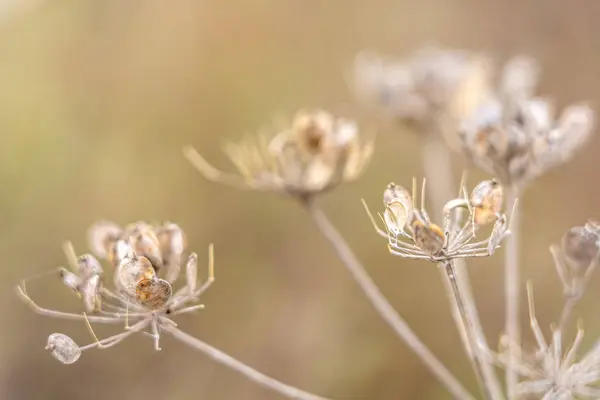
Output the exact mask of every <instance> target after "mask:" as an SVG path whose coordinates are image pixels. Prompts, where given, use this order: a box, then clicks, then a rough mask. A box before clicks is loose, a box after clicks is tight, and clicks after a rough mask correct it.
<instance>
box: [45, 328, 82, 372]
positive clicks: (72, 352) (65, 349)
mask: <svg viewBox="0 0 600 400" xmlns="http://www.w3.org/2000/svg"><path fill="white" fill-rule="evenodd" d="M46 350H50V351H52V355H53V356H54V358H56V359H57V360H58V361H60V362H61V363H63V364H73V363H74V362H76V361H77V360H79V357H81V349H80V348H79V346H78V345H77V343H75V341H74V340H73V339H71V338H70V337H68V336H67V335H64V334H62V333H53V334H51V335H50V336H48V343H47V345H46Z"/></svg>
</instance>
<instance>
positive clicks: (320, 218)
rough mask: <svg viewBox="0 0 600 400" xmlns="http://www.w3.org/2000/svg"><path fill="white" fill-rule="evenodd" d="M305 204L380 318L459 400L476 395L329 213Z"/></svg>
mask: <svg viewBox="0 0 600 400" xmlns="http://www.w3.org/2000/svg"><path fill="white" fill-rule="evenodd" d="M304 204H305V206H306V208H307V210H308V212H309V214H310V215H311V217H312V219H313V220H314V222H315V224H316V225H317V227H318V228H319V230H320V231H321V232H322V233H323V235H324V236H325V238H326V239H327V240H328V241H329V242H330V243H331V245H332V246H333V247H334V249H335V250H336V252H337V254H338V256H339V258H340V260H341V261H342V263H343V264H344V265H345V266H346V268H348V270H349V271H350V273H351V274H352V276H353V277H354V279H355V280H356V282H357V283H358V285H359V286H360V287H361V289H362V290H363V291H364V293H365V295H366V296H367V298H368V299H369V300H370V301H371V304H373V307H374V308H375V310H376V311H377V312H378V313H379V315H380V316H381V318H383V319H384V321H385V322H387V323H388V324H389V325H390V326H391V327H392V329H394V331H395V332H396V334H397V335H398V336H399V337H400V338H401V339H402V340H404V342H405V343H406V344H407V345H408V346H409V348H411V349H412V350H413V351H414V352H415V353H416V354H417V355H418V356H419V357H420V358H421V360H422V361H423V362H424V363H425V366H426V367H427V368H429V370H430V371H431V373H432V374H433V375H434V376H436V377H437V378H438V380H439V381H440V382H441V383H442V384H443V385H444V386H445V387H446V389H447V390H448V391H449V392H450V393H451V394H452V395H453V396H454V397H455V398H456V399H473V396H472V395H471V394H470V393H469V392H468V391H467V390H466V389H465V388H464V387H463V386H462V385H461V383H460V382H459V381H458V380H457V379H456V378H455V377H454V375H452V373H451V372H450V371H449V370H448V369H447V368H446V367H445V366H444V365H443V364H442V363H441V361H439V360H438V359H437V357H436V356H435V355H434V354H433V353H432V352H431V350H429V348H428V347H427V346H426V345H425V344H424V343H423V342H422V341H421V339H419V337H418V336H417V335H416V334H415V333H414V332H413V331H412V329H411V328H410V327H409V326H408V324H407V323H406V321H404V319H403V318H402V317H401V316H400V314H398V312H397V311H396V310H394V308H393V307H392V306H391V304H390V303H389V301H388V300H387V299H386V298H385V296H384V295H383V294H382V293H381V291H380V290H379V288H378V287H377V285H375V283H374V282H373V280H372V279H371V277H370V276H369V274H368V273H367V271H366V270H365V268H364V267H363V266H362V264H361V263H360V262H359V261H358V259H357V258H356V256H355V255H354V253H353V252H352V250H351V249H350V246H348V244H347V243H346V241H345V240H344V238H343V237H342V236H341V235H340V233H339V232H338V231H337V229H336V228H335V227H334V226H333V224H332V223H331V222H330V221H329V219H328V218H327V216H326V215H325V214H324V213H323V212H322V211H321V210H320V209H319V208H318V207H316V206H315V205H314V203H312V202H306V203H304Z"/></svg>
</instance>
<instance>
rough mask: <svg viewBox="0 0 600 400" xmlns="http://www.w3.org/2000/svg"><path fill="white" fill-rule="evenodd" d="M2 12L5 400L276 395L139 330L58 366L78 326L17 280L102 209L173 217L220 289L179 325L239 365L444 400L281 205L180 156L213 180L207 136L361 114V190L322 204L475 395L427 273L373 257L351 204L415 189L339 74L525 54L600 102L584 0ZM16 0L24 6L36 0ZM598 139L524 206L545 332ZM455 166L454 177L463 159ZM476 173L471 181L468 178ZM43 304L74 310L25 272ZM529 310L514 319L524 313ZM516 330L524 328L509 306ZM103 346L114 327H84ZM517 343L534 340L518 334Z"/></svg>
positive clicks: (411, 165) (555, 81)
mask: <svg viewBox="0 0 600 400" xmlns="http://www.w3.org/2000/svg"><path fill="white" fill-rule="evenodd" d="M5 3H6V7H3V8H2V9H0V12H2V13H6V14H7V15H6V16H4V15H3V16H2V18H1V19H0V21H1V22H0V23H1V25H0V59H1V60H2V61H1V62H0V88H1V89H0V132H1V133H0V135H1V138H2V140H1V141H0V187H1V188H2V194H1V195H0V221H1V227H2V229H0V238H1V240H0V249H1V253H0V254H2V267H1V268H0V274H1V275H0V282H1V283H0V285H1V288H2V290H1V291H0V298H1V301H0V312H1V314H2V321H1V322H0V338H1V340H0V399H3V400H38V399H40V400H54V399H60V400H80V399H86V400H95V399H109V398H110V399H131V400H137V399H140V400H141V399H147V398H153V399H172V400H184V399H199V398H202V399H211V400H213V399H214V400H221V399H223V400H229V399H236V400H237V399H248V400H254V399H256V400H258V399H261V400H276V399H281V398H282V397H281V396H279V395H277V394H274V393H272V392H269V391H267V390H265V389H262V388H260V387H258V386H257V385H255V384H254V383H252V382H250V381H248V380H247V379H246V378H245V377H243V376H241V375H238V374H237V373H236V372H233V371H230V370H228V369H226V368H225V367H222V366H220V365H217V364H215V363H214V362H213V361H211V360H209V359H208V358H207V357H205V356H204V355H203V354H201V353H198V352H195V351H191V350H190V349H188V348H186V347H185V346H184V345H183V344H181V343H179V342H176V341H174V340H172V339H171V338H168V337H166V336H164V337H163V341H162V347H163V351H162V352H160V353H155V352H154V351H153V349H152V344H151V341H150V340H149V339H148V338H145V337H142V336H135V337H134V338H132V339H129V340H127V341H126V342H123V343H122V344H120V345H119V346H118V347H115V348H112V349H109V350H92V351H90V352H87V353H86V354H84V355H83V356H82V358H81V359H80V361H79V362H77V363H76V364H73V365H70V366H64V365H61V364H59V363H58V362H56V360H54V359H53V358H52V357H51V356H50V355H49V354H48V353H47V352H45V351H44V345H45V341H46V338H47V335H48V334H50V333H52V332H55V331H59V332H64V333H67V334H69V335H70V336H72V337H74V338H75V339H76V340H77V341H78V342H79V343H81V344H83V343H87V342H88V341H89V340H91V338H89V336H88V334H87V332H86V330H85V327H84V326H83V324H78V323H72V322H65V321H59V320H53V319H49V318H46V317H42V316H38V315H35V314H34V313H32V312H31V311H30V310H29V309H28V308H27V307H26V306H25V305H24V304H23V303H22V302H20V301H19V299H18V298H17V297H16V295H15V294H14V290H13V286H14V285H15V284H17V283H18V282H19V280H20V279H21V278H24V277H28V276H32V275H35V274H38V273H40V272H44V271H47V270H50V269H52V268H54V267H56V266H59V265H64V264H65V259H64V256H63V253H62V250H61V243H62V241H63V240H66V239H70V240H72V241H73V243H74V245H75V247H76V249H77V250H79V251H80V252H83V251H85V250H86V237H85V233H86V229H87V228H88V226H89V225H90V224H91V223H92V222H94V221H95V220H97V219H111V220H114V221H116V222H119V223H122V224H125V223H127V222H131V221H136V220H140V219H142V220H171V221H174V222H177V223H179V224H180V225H181V226H182V227H183V228H184V229H185V231H186V232H187V234H188V237H189V243H190V247H191V249H193V250H195V251H196V252H198V253H199V256H200V259H201V260H205V258H206V254H207V252H206V249H207V246H208V244H209V243H210V242H213V243H214V244H215V248H216V256H217V281H216V283H215V285H214V286H213V288H212V289H211V290H210V291H209V292H208V293H207V294H206V295H205V297H204V299H203V300H204V303H205V304H206V305H207V308H206V310H204V311H202V312H200V313H197V314H195V315H193V316H186V317H183V318H181V319H180V320H179V321H178V322H179V323H180V326H181V327H182V328H183V329H184V330H186V331H187V332H189V333H192V334H194V335H196V336H198V337H200V338H201V339H203V340H205V341H207V342H208V343H210V344H212V345H214V346H217V347H219V348H220V349H222V350H223V351H225V352H227V353H229V354H231V355H233V356H235V357H236V358H239V359H240V360H243V361H245V362H247V363H248V364H250V365H251V366H253V367H255V368H257V369H259V370H260V371H263V372H265V373H267V374H270V375H273V376H275V377H276V378H278V379H281V380H283V381H285V382H288V383H291V384H294V385H296V386H299V387H302V388H304V389H307V390H310V391H314V392H317V393H319V394H322V395H324V396H329V397H332V398H335V399H366V400H384V399H395V400H398V399H449V398H450V396H449V395H448V394H446V393H445V392H444V390H443V389H442V388H441V386H440V385H439V384H438V383H437V381H436V380H435V379H434V378H433V377H432V376H431V375H430V374H429V373H428V371H427V370H426V369H425V368H424V367H423V365H422V364H421V362H420V360H419V359H418V358H417V357H416V356H415V355H414V354H413V353H412V352H411V350H410V349H409V348H407V347H406V346H405V345H404V344H403V343H402V342H401V341H399V340H397V338H396V337H395V336H394V334H393V332H392V331H391V329H390V328H389V327H388V326H387V325H386V324H385V323H384V322H382V321H381V320H380V318H379V317H378V316H377V315H376V314H375V312H374V311H373V309H372V307H371V305H370V304H369V303H368V302H367V301H366V300H365V298H364V296H363V293H362V292H361V291H360V290H359V289H358V287H357V285H356V284H355V283H354V281H353V280H352V279H351V277H350V275H349V274H348V273H347V271H346V269H345V268H344V267H343V265H342V264H341V263H340V261H339V260H338V259H337V258H336V255H335V253H334V251H333V250H332V249H331V248H330V247H329V245H328V243H326V242H325V241H324V240H323V238H322V236H321V235H320V234H319V232H318V231H317V230H316V228H315V226H314V225H313V224H311V221H310V220H309V219H308V218H307V217H306V215H305V213H304V212H303V210H302V209H300V208H299V207H298V206H297V205H296V204H294V203H292V202H291V201H289V200H286V199H284V198H280V197H277V196H275V195H269V194H260V193H252V192H241V191H236V190H234V189H231V188H226V187H222V186H219V185H216V184H213V183H209V182H207V181H205V180H204V179H203V178H202V177H201V176H200V175H199V174H198V173H197V172H196V171H195V170H194V169H193V168H192V167H191V166H190V165H189V164H188V163H187V161H186V160H185V159H184V158H183V156H182V153H181V148H182V146H183V145H186V144H192V145H194V146H195V147H196V148H197V149H199V150H200V151H201V152H202V153H203V154H204V155H206V157H207V158H209V159H210V160H211V161H213V162H214V163H215V164H217V165H219V166H223V168H224V169H227V168H229V167H228V165H227V164H226V159H225V157H224V156H223V155H222V153H221V152H220V148H221V145H222V142H223V141H224V140H225V139H227V138H237V137H240V136H241V135H242V134H244V133H246V132H252V131H255V130H256V129H258V128H260V127H261V126H263V125H264V124H265V123H266V122H268V121H269V120H270V119H271V118H272V117H273V116H274V115H279V114H286V113H291V112H293V111H294V110H295V109H296V108H298V107H325V108H328V109H331V110H333V111H340V110H342V111H343V112H344V113H346V115H348V116H352V115H353V113H356V114H355V115H356V116H357V117H358V116H360V123H361V125H363V126H364V127H365V128H369V129H377V130H378V131H379V135H378V139H377V148H376V152H375V157H374V160H373V162H372V164H371V166H370V168H369V169H368V171H367V173H366V174H365V175H364V177H363V178H362V179H361V180H360V181H358V182H356V183H353V184H350V185H347V186H344V187H342V188H340V189H339V190H337V191H335V192H333V193H331V194H329V195H327V196H325V197H323V198H322V199H321V200H320V204H321V205H322V207H323V208H324V209H325V211H326V212H327V213H328V215H329V216H330V218H331V219H332V220H333V221H334V223H335V224H336V225H337V227H338V228H339V229H340V230H341V232H342V233H343V235H344V236H345V237H346V239H347V240H348V241H349V243H350V244H351V245H352V246H353V248H354V250H355V251H356V253H357V255H358V257H359V258H360V260H361V261H362V262H364V263H365V265H366V266H367V268H368V270H369V272H370V274H371V275H372V277H373V279H374V280H375V281H376V282H377V283H378V284H379V286H380V287H381V290H382V291H383V292H384V293H385V295H386V296H387V297H388V298H389V299H390V301H391V302H392V303H393V305H394V306H395V307H396V308H397V310H398V311H399V312H400V313H401V314H402V315H403V316H404V317H405V318H406V319H407V320H408V321H409V322H410V324H411V326H412V327H413V328H414V330H415V331H416V332H417V333H418V334H419V335H420V336H421V338H422V339H423V340H424V341H425V342H426V343H427V344H428V345H429V346H430V348H431V349H432V350H433V351H434V352H435V353H436V354H437V355H439V357H440V358H441V359H442V360H443V361H444V363H445V364H446V365H447V366H448V367H449V368H450V369H451V370H452V371H453V372H455V374H456V375H457V376H458V377H459V379H460V380H461V381H463V382H464V383H465V384H466V385H468V386H469V387H470V388H472V389H475V382H474V379H473V376H472V373H471V370H470V366H469V363H468V361H467V359H466V357H465V356H464V354H463V351H462V349H461V345H460V339H459V336H458V334H457V332H456V330H455V328H454V325H453V322H452V318H451V316H450V314H449V305H448V303H447V301H446V299H445V294H444V291H443V286H442V283H441V281H440V276H439V274H438V272H437V271H436V268H435V267H433V266H432V265H429V264H427V263H419V262H405V261H402V260H401V259H399V258H394V257H392V256H391V255H389V254H388V252H387V251H386V248H385V244H384V243H383V242H382V241H381V240H380V239H379V238H378V237H377V236H376V235H375V233H374V232H373V230H372V228H371V226H370V224H369V221H368V220H367V218H366V216H365V214H364V212H363V210H362V206H361V204H360V198H361V197H364V198H365V199H366V200H367V201H368V202H370V203H371V204H372V205H374V206H375V207H378V205H379V204H380V198H381V193H382V190H383V188H384V187H385V185H386V184H387V183H388V182H389V181H391V180H394V181H396V182H398V183H405V184H408V183H409V182H410V179H411V177H412V176H413V175H415V176H422V174H423V170H422V166H421V157H420V149H421V145H422V143H421V141H420V139H419V138H418V137H417V136H415V135H414V134H412V133H411V132H408V131H404V130H402V129H392V128H390V127H389V126H384V125H382V124H380V121H378V120H377V119H375V118H370V117H368V118H367V117H363V116H362V114H361V112H360V110H358V109H357V108H356V106H354V105H353V99H352V97H351V95H350V93H349V91H348V89H347V87H346V85H345V82H344V79H343V76H342V68H343V67H344V66H347V65H348V63H350V62H351V60H352V58H353V56H354V55H355V54H356V53H357V52H359V51H361V50H365V49H367V50H375V51H380V52H383V53H387V54H393V55H398V56H402V55H408V54H409V53H410V52H412V51H413V50H416V49H418V48H420V47H422V46H423V45H426V44H430V43H434V42H437V43H439V44H441V45H444V46H449V47H460V48H466V49H472V50H485V51H489V52H491V54H492V55H494V56H497V57H498V58H499V59H502V58H505V57H507V56H510V55H511V54H514V53H521V52H525V53H528V54H531V55H533V56H535V57H536V58H537V59H538V60H540V61H541V63H542V64H543V66H544V75H543V78H542V85H541V91H542V93H547V94H550V95H552V96H554V97H555V98H556V100H557V102H558V104H559V105H564V104H566V103H567V102H570V101H575V100H580V99H583V100H589V101H591V102H592V104H594V105H595V104H598V100H600V79H598V71H600V26H599V25H598V24H597V21H598V18H600V3H598V2H596V1H593V0H577V1H573V2H571V3H568V4H567V3H565V2H564V1H559V0H532V1H526V2H524V1H518V0H505V1H502V2H500V1H495V2H486V1H476V0H463V1H459V0H446V1H434V0H423V1H420V2H409V1H390V0H370V1H358V0H344V1H341V0H336V1H320V2H318V1H303V2H301V1H277V0H255V1H245V0H239V1H229V2H226V1H205V0H180V1H164V0H145V1H141V0H130V1H123V0H102V1H98V0H55V1H50V0H47V1H40V0H37V1H35V2H34V3H33V2H32V3H31V7H27V9H24V10H17V11H18V12H17V11H15V10H13V9H12V7H14V6H16V7H21V6H22V5H24V4H25V3H28V2H25V1H24V2H23V3H19V2H18V1H12V2H5ZM28 4H29V3H28ZM599 145H600V144H599V140H598V138H594V139H593V140H592V142H591V143H590V145H589V146H588V147H587V149H586V151H585V152H583V153H582V154H581V155H580V156H579V157H577V158H576V159H575V160H574V161H573V162H571V163H569V164H568V165H566V166H564V167H563V168H561V169H558V170H555V171H553V172H551V173H549V174H547V175H545V176H544V177H543V178H541V179H539V180H537V181H536V183H535V184H534V185H533V186H532V187H531V189H530V190H529V192H528V193H527V196H526V198H525V199H524V203H523V207H524V209H523V210H524V211H523V214H522V215H523V219H522V223H523V226H524V229H525V233H524V236H523V241H522V250H523V252H522V256H521V259H522V262H523V267H524V269H523V275H524V276H525V277H527V278H530V279H532V280H533V281H534V284H535V287H536V288H537V308H538V313H539V319H540V321H541V322H542V323H543V324H544V326H545V327H547V326H548V325H549V323H550V322H551V321H552V320H553V319H554V318H556V317H557V315H558V312H559V310H560V306H561V291H560V286H559V284H558V281H557V278H556V276H555V273H554V269H553V266H552V264H551V258H550V254H549V253H548V246H549V245H550V244H551V243H553V242H556V241H558V240H559V239H560V237H561V235H562V233H563V232H564V231H565V230H566V229H567V228H569V227H570V226H573V225H577V224H582V223H584V222H585V221H586V220H587V219H588V218H590V217H594V216H597V215H598V208H597V207H598V204H599V201H598V200H599V196H600V192H599V191H600V189H599V188H600V186H599V185H598V178H599V173H598V166H597V165H598V163H597V153H598V150H600V148H599ZM454 161H455V171H454V172H455V174H456V175H458V174H460V171H461V170H462V168H463V167H464V166H465V165H466V164H465V163H464V161H463V160H461V159H460V157H455V160H454ZM484 177H486V176H485V175H483V174H481V173H480V172H478V171H473V172H472V173H471V175H470V179H471V180H472V181H475V180H476V179H479V178H484ZM469 269H470V272H471V275H472V280H473V285H474V291H475V296H476V299H477V304H478V307H479V310H480V313H481V318H482V321H483V324H484V326H485V330H486V333H487V336H488V340H489V341H490V342H491V343H495V342H496V341H497V339H498V337H499V335H500V333H501V330H502V327H503V319H504V317H503V308H504V307H503V289H502V277H503V271H502V256H501V255H500V254H499V255H497V256H495V257H493V258H491V259H489V260H478V261H476V262H472V263H470V266H469ZM599 287H600V276H596V277H595V278H594V279H593V281H592V283H591V287H590V290H588V294H587V297H586V298H585V299H584V301H583V302H582V303H581V305H580V306H579V307H578V309H577V315H578V316H580V317H582V318H583V319H584V320H585V322H586V327H587V333H588V336H587V339H586V342H585V343H586V345H588V346H589V344H590V343H591V342H592V341H593V340H595V338H596V337H598V335H600V317H599V316H598V312H597V311H598V308H597V302H598V300H600V295H598V290H597V288H599ZM29 291H30V294H31V295H32V296H33V297H34V298H35V299H36V300H37V301H38V302H39V303H41V304H43V305H45V306H51V307H55V308H61V309H67V310H72V311H74V310H77V309H78V306H79V304H78V303H77V301H76V299H75V298H74V296H73V295H72V293H69V292H68V291H67V290H66V289H65V288H64V287H62V285H61V284H60V282H59V281H58V280H57V279H54V278H53V277H50V276H47V277H46V278H44V279H42V280H39V281H37V282H36V283H35V284H34V283H32V284H31V285H30V287H29ZM523 311H525V307H523ZM522 320H523V323H524V324H525V326H526V325H527V318H526V314H525V313H524V312H523V318H522ZM97 332H98V333H99V334H101V335H107V334H109V333H110V332H111V331H109V330H105V329H103V328H102V327H98V331H97ZM524 332H525V333H524V341H525V343H531V341H532V338H531V335H530V334H529V333H528V331H527V330H525V331H524Z"/></svg>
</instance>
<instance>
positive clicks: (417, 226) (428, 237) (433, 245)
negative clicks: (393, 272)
mask: <svg viewBox="0 0 600 400" xmlns="http://www.w3.org/2000/svg"><path fill="white" fill-rule="evenodd" d="M412 229H413V240H414V242H415V244H416V245H417V246H418V247H419V248H420V249H421V250H422V251H423V252H424V253H427V254H431V255H433V256H435V255H438V254H439V253H440V252H441V251H442V248H443V247H444V241H445V238H446V236H445V235H444V232H443V231H442V228H440V227H439V226H437V225H436V224H426V223H425V222H424V221H423V220H421V219H420V218H417V219H415V220H414V221H413V223H412Z"/></svg>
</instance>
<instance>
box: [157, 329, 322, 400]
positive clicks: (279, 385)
mask: <svg viewBox="0 0 600 400" xmlns="http://www.w3.org/2000/svg"><path fill="white" fill-rule="evenodd" d="M162 329H163V330H164V331H166V332H168V333H170V334H171V335H173V336H174V337H175V338H177V339H179V340H180V341H182V342H183V343H185V344H187V345H188V346H190V347H192V348H194V349H196V350H199V351H201V352H203V353H204V354H206V355H207V356H209V357H210V358H212V359H213V360H215V361H216V362H218V363H221V364H223V365H226V366H227V367H229V368H231V369H233V370H235V371H237V372H239V373H241V374H243V375H245V376H246V377H247V378H249V379H251V380H252V381H253V382H255V383H257V384H258V385H260V386H263V387H265V388H267V389H271V390H273V391H275V392H278V393H280V394H282V395H284V396H285V397H288V398H290V399H296V400H327V399H326V398H325V397H321V396H317V395H315V394H312V393H308V392H305V391H303V390H300V389H298V388H295V387H293V386H290V385H286V384H285V383H283V382H280V381H278V380H276V379H274V378H271V377H269V376H267V375H265V374H263V373H261V372H258V371H257V370H255V369H253V368H250V367H249V366H247V365H246V364H244V363H243V362H241V361H238V360H236V359H235V358H233V357H231V356H229V355H227V354H225V353H223V352H222V351H221V350H219V349H217V348H214V347H212V346H211V345H209V344H207V343H205V342H203V341H201V340H200V339H198V338H196V337H194V336H191V335H188V334H187V333H185V332H183V331H182V330H180V329H178V328H176V327H175V326H172V325H169V324H164V325H162Z"/></svg>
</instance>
